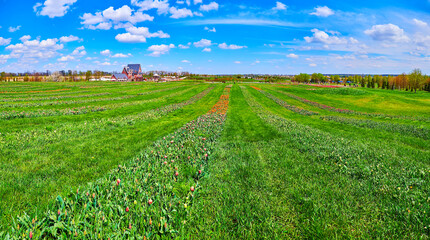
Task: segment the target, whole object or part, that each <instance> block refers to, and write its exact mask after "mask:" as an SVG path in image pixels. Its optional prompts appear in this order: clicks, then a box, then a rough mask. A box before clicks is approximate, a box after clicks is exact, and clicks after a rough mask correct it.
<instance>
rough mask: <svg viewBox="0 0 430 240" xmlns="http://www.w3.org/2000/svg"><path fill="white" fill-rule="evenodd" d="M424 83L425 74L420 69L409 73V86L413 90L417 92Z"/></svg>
mask: <svg viewBox="0 0 430 240" xmlns="http://www.w3.org/2000/svg"><path fill="white" fill-rule="evenodd" d="M423 83H424V76H423V74H422V72H421V70H420V69H418V68H416V69H414V70H413V71H412V72H411V73H410V74H409V87H410V89H411V92H412V91H415V92H417V89H420V87H421V85H422V84H423Z"/></svg>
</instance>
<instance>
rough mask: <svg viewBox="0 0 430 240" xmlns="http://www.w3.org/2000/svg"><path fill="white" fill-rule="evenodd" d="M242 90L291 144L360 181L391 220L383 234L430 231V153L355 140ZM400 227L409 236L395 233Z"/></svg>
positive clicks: (358, 191)
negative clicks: (284, 113)
mask: <svg viewBox="0 0 430 240" xmlns="http://www.w3.org/2000/svg"><path fill="white" fill-rule="evenodd" d="M242 92H243V95H244V97H245V99H246V101H247V103H248V104H249V106H250V107H251V108H252V110H253V111H254V112H255V113H256V114H257V115H258V116H259V117H260V118H261V119H262V120H263V121H265V122H266V123H267V124H269V125H271V126H273V127H274V128H275V129H277V130H278V131H279V132H280V133H282V134H283V135H284V137H285V139H286V142H285V144H288V146H290V147H292V148H294V149H296V150H297V151H299V152H300V153H301V154H304V155H306V156H308V157H309V158H310V159H311V160H312V161H313V162H318V163H319V164H321V165H323V166H324V169H327V171H328V172H330V173H332V174H340V175H342V176H345V177H347V178H348V179H349V181H351V183H352V182H354V186H355V189H354V194H355V195H356V197H357V198H358V197H360V198H366V199H368V198H371V201H372V204H373V206H374V207H375V208H376V209H378V216H379V219H380V220H381V221H383V219H388V221H384V224H385V226H384V228H383V229H380V230H381V231H384V232H383V233H381V234H384V236H391V237H392V238H403V239H404V238H407V239H413V238H420V236H421V237H422V236H429V234H430V217H429V214H430V204H429V203H430V197H429V196H430V181H428V179H430V168H429V165H428V159H429V158H428V157H429V154H428V152H425V151H419V150H412V149H404V150H403V151H399V149H396V148H394V147H391V146H389V145H387V144H386V142H383V141H380V142H378V141H377V140H374V141H372V142H368V141H362V140H354V139H348V138H344V137H341V136H338V135H335V134H332V133H328V132H324V131H322V130H320V129H316V128H313V127H310V126H306V125H303V124H301V123H298V122H296V121H293V120H289V119H285V118H282V117H280V116H278V115H275V114H273V113H272V112H270V111H268V110H266V109H265V108H264V107H263V106H262V105H261V104H260V103H258V102H257V101H256V99H255V98H254V97H253V96H252V95H251V94H250V93H249V92H248V90H247V89H246V88H244V87H242ZM351 190H352V189H351ZM357 204H361V203H357ZM400 229H401V230H400ZM399 232H402V233H403V235H393V234H395V233H399ZM424 238H425V237H424Z"/></svg>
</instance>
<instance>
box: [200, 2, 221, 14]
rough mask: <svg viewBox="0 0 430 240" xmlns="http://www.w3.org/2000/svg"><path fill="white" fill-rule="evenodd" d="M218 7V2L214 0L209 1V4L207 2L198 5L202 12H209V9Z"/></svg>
mask: <svg viewBox="0 0 430 240" xmlns="http://www.w3.org/2000/svg"><path fill="white" fill-rule="evenodd" d="M218 7H219V4H218V3H216V2H211V3H209V4H207V5H200V8H199V9H200V11H203V12H209V11H212V10H215V11H216V10H218Z"/></svg>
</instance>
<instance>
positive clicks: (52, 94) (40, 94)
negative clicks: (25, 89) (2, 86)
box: [0, 90, 91, 100]
mask: <svg viewBox="0 0 430 240" xmlns="http://www.w3.org/2000/svg"><path fill="white" fill-rule="evenodd" d="M89 92H91V91H90V90H83V91H75V92H60V93H50V94H46V93H38V94H19V95H1V96H0V98H2V99H1V100H3V98H4V99H26V98H31V97H40V96H43V97H54V96H61V95H70V94H77V93H89Z"/></svg>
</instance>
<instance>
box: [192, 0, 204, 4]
mask: <svg viewBox="0 0 430 240" xmlns="http://www.w3.org/2000/svg"><path fill="white" fill-rule="evenodd" d="M202 3H203V0H194V5H197V4H202Z"/></svg>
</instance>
